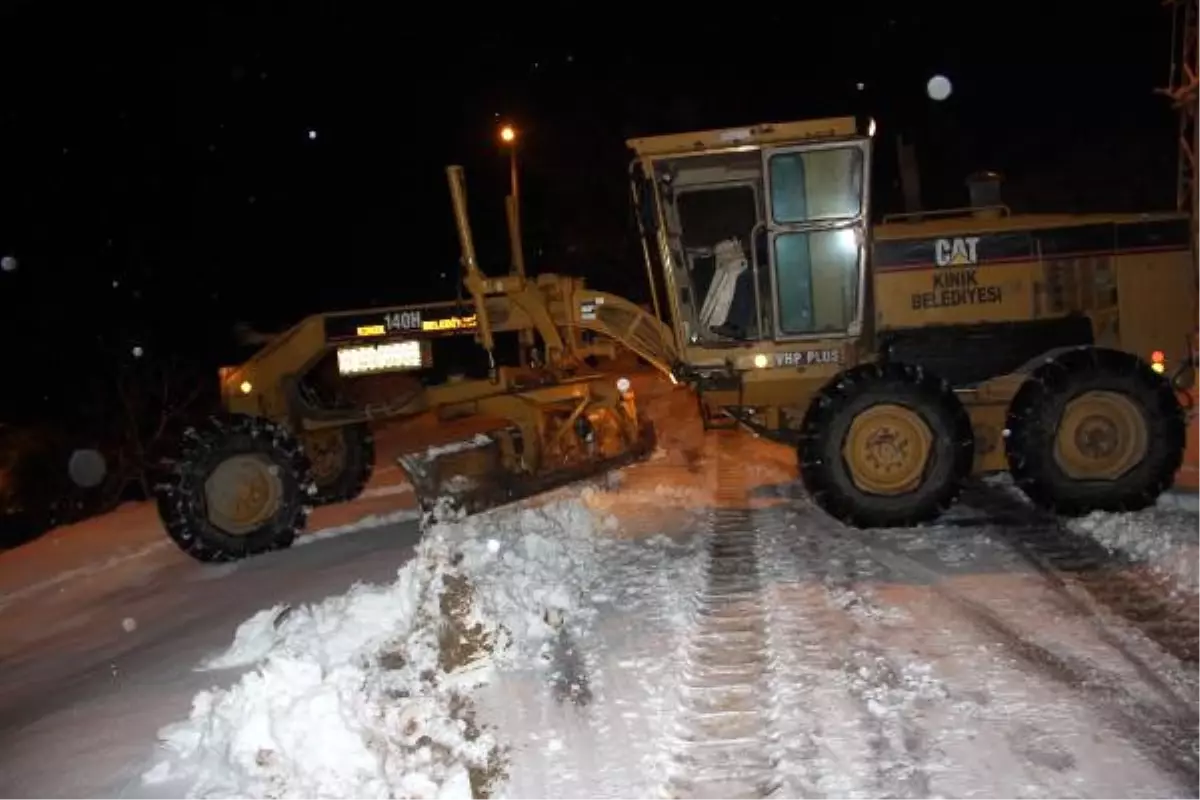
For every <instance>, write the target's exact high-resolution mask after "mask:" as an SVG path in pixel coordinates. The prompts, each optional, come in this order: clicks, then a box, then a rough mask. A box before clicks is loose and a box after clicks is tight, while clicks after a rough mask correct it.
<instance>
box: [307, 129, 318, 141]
mask: <svg viewBox="0 0 1200 800" xmlns="http://www.w3.org/2000/svg"><path fill="white" fill-rule="evenodd" d="M308 140H309V141H310V142H315V141H316V140H317V132H316V130H314V129H313V128H309V129H308Z"/></svg>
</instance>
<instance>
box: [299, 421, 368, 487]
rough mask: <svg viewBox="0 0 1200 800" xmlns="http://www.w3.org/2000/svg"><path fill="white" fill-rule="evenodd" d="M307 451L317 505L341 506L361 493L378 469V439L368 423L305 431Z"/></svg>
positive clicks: (303, 439)
mask: <svg viewBox="0 0 1200 800" xmlns="http://www.w3.org/2000/svg"><path fill="white" fill-rule="evenodd" d="M302 441H303V443H304V452H305V453H306V454H307V455H308V459H309V461H310V462H312V469H313V479H314V480H315V481H316V484H317V493H316V494H315V495H314V496H313V498H312V499H313V502H314V503H315V504H316V505H328V504H330V503H342V502H345V501H347V500H353V499H354V498H356V497H358V496H359V495H360V494H362V490H363V489H364V488H366V485H367V482H368V481H369V480H371V473H372V472H374V470H375V438H374V436H372V434H371V429H370V427H369V426H367V425H365V424H362V423H360V424H357V425H342V426H339V427H336V428H323V429H321V430H315V431H305V432H304V434H303V437H302Z"/></svg>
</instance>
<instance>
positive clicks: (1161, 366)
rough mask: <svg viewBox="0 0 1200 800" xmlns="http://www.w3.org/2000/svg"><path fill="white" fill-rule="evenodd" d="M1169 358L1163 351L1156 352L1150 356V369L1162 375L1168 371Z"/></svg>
mask: <svg viewBox="0 0 1200 800" xmlns="http://www.w3.org/2000/svg"><path fill="white" fill-rule="evenodd" d="M1166 362H1167V356H1166V354H1165V353H1163V351H1162V350H1155V351H1154V352H1153V353H1151V354H1150V369H1152V370H1154V371H1155V372H1157V373H1158V374H1160V375H1161V374H1162V373H1163V372H1165V371H1166V369H1167V363H1166Z"/></svg>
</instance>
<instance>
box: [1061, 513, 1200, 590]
mask: <svg viewBox="0 0 1200 800" xmlns="http://www.w3.org/2000/svg"><path fill="white" fill-rule="evenodd" d="M1068 526H1069V527H1070V529H1071V530H1073V531H1075V532H1076V533H1081V534H1084V535H1086V536H1090V537H1092V538H1093V539H1095V540H1096V541H1098V542H1100V544H1102V545H1104V546H1105V547H1107V548H1108V549H1109V550H1110V551H1118V550H1119V551H1123V552H1125V553H1128V554H1129V555H1130V556H1133V557H1134V558H1137V559H1139V560H1141V561H1144V562H1146V563H1147V564H1148V565H1149V566H1150V567H1151V568H1152V569H1153V570H1154V571H1155V572H1157V573H1159V574H1161V575H1163V576H1165V577H1167V578H1169V579H1170V580H1171V581H1172V582H1173V583H1174V584H1175V585H1176V586H1177V587H1178V588H1180V589H1182V590H1185V591H1188V592H1192V593H1195V592H1196V591H1197V589H1200V570H1198V569H1197V558H1196V555H1197V546H1198V543H1200V542H1198V540H1200V520H1198V519H1197V515H1196V514H1195V513H1189V512H1187V511H1180V510H1172V509H1165V508H1148V509H1145V510H1143V511H1135V512H1130V513H1126V514H1112V513H1108V512H1103V511H1094V512H1092V513H1091V514H1089V515H1087V516H1086V517H1081V518H1079V519H1076V520H1071V521H1070V522H1069V523H1068Z"/></svg>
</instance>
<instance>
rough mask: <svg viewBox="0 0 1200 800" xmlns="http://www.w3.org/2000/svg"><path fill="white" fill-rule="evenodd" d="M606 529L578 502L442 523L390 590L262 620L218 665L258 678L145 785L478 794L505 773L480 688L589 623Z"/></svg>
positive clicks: (168, 736) (369, 590)
mask: <svg viewBox="0 0 1200 800" xmlns="http://www.w3.org/2000/svg"><path fill="white" fill-rule="evenodd" d="M606 522H607V521H606V520H604V519H602V518H598V517H596V516H595V515H593V514H592V513H591V512H589V511H588V510H587V509H586V508H585V507H584V506H583V505H582V504H581V503H579V502H578V501H577V500H576V501H560V502H558V503H551V504H548V505H545V506H541V507H533V508H523V509H519V510H516V511H513V512H510V513H507V514H504V515H500V516H496V515H491V516H489V517H486V518H472V519H469V520H466V521H464V522H461V523H457V524H442V525H437V526H434V527H433V528H432V529H431V530H430V531H429V533H428V534H427V537H426V539H425V540H424V542H423V543H422V544H421V545H420V546H419V547H418V550H417V555H416V557H415V558H414V559H413V560H412V561H410V562H408V563H407V564H405V565H404V567H402V568H401V569H400V570H399V573H398V575H397V578H396V580H395V581H394V582H393V583H391V584H390V585H386V586H366V585H357V586H355V587H353V588H352V589H351V590H350V591H349V592H348V593H346V594H345V595H342V596H338V597H332V598H329V599H327V600H325V601H323V602H321V603H317V604H312V605H308V606H304V607H300V608H296V607H290V606H284V605H277V606H274V607H272V608H269V609H265V610H263V611H260V612H259V613H257V614H255V615H254V616H253V617H251V618H250V619H249V620H247V621H246V622H244V623H243V624H242V625H241V626H240V627H239V628H238V630H237V632H236V634H235V636H234V642H233V644H232V646H231V647H230V648H229V649H228V650H227V651H226V652H224V653H223V654H221V655H219V656H217V657H215V658H212V659H210V660H208V661H207V662H206V663H205V664H204V665H203V667H202V668H203V669H206V670H220V669H232V668H237V667H246V666H249V667H252V669H251V670H250V671H249V672H247V673H245V674H244V675H242V676H241V677H240V678H239V679H238V681H237V682H236V683H235V684H233V685H232V686H230V687H229V688H226V689H220V688H213V689H209V690H206V691H204V692H201V693H200V694H199V695H197V696H196V698H195V700H194V701H193V703H192V711H191V715H190V717H189V718H188V719H187V720H185V721H181V722H179V723H176V724H174V725H170V726H167V727H166V728H164V729H163V730H162V731H161V732H160V739H161V741H162V745H163V747H164V749H165V751H166V753H165V755H164V757H163V759H162V760H160V761H159V762H158V763H157V764H155V765H154V766H153V767H152V768H151V769H150V770H148V771H147V772H146V773H145V775H144V779H145V780H146V781H147V782H148V783H162V782H166V781H180V780H183V781H185V782H186V784H187V786H188V787H189V788H188V794H189V796H193V797H241V796H250V797H258V796H272V797H390V796H398V795H399V796H408V797H470V796H471V783H472V781H471V778H470V775H471V771H477V772H478V773H479V774H480V775H486V774H487V773H488V771H489V770H493V769H496V768H498V761H497V759H498V756H497V753H496V751H495V746H496V745H495V741H494V739H493V738H492V736H491V734H490V733H488V732H487V731H481V730H479V729H477V728H476V727H474V722H473V721H472V720H471V716H470V715H473V711H465V709H469V708H470V694H471V691H472V690H473V689H475V688H477V687H478V686H480V685H481V684H483V683H486V682H487V681H488V680H489V679H490V676H491V675H492V674H493V672H494V669H495V667H496V665H498V664H504V665H508V666H511V665H515V664H519V663H535V662H536V660H537V659H538V658H539V657H540V656H541V655H542V654H544V653H546V652H547V651H548V649H549V648H550V646H551V645H550V643H551V641H552V639H553V637H554V636H555V635H556V632H557V631H559V630H561V629H562V628H563V627H564V626H565V625H566V624H567V622H568V620H573V619H575V618H576V617H577V616H578V614H579V611H580V609H581V608H582V607H583V605H584V604H585V603H586V602H587V591H586V587H587V585H588V584H589V583H590V581H591V580H592V579H593V577H594V574H593V573H594V572H595V570H596V569H597V566H596V565H597V563H598V562H597V559H596V557H595V552H594V550H595V547H596V541H597V537H596V536H595V533H596V530H595V529H596V526H597V525H599V526H603V525H604V524H606ZM447 602H449V603H450V605H451V608H449V609H448V608H447ZM456 603H457V604H459V607H458V608H457V609H456V608H454V605H455V604H456ZM456 614H457V615H458V617H457V621H454V618H455V615H456ZM447 616H449V617H451V621H448V620H447ZM448 625H449V629H450V630H452V631H455V632H456V633H455V636H457V641H454V640H452V639H451V640H448V639H447V638H446V637H447V633H446V632H447V626H448ZM464 658H465V660H463V659H464Z"/></svg>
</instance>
